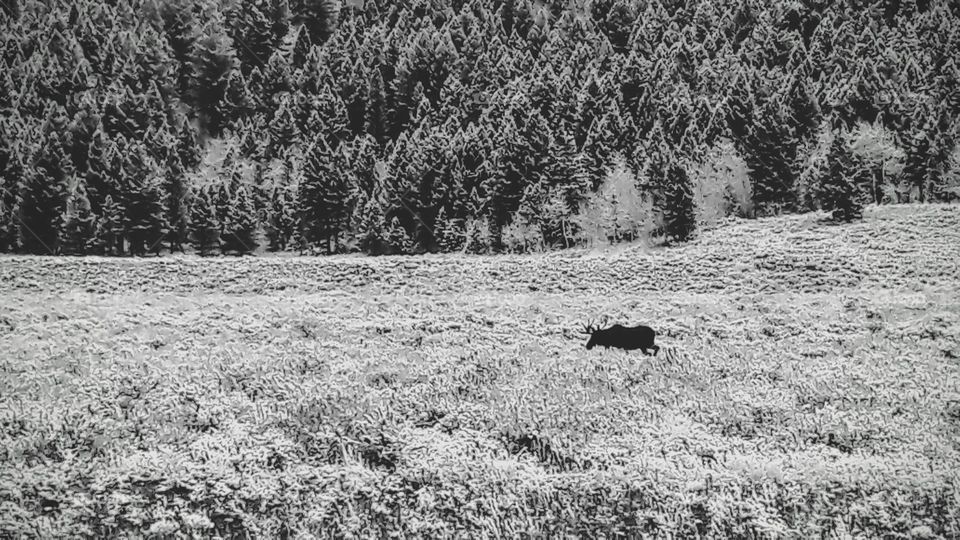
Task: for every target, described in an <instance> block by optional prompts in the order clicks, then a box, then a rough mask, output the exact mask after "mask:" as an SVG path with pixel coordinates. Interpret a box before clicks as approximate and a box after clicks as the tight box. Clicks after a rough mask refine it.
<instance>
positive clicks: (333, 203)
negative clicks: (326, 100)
mask: <svg viewBox="0 0 960 540" xmlns="http://www.w3.org/2000/svg"><path fill="white" fill-rule="evenodd" d="M341 157H342V154H341V153H340V152H334V151H333V150H331V149H330V148H329V147H328V146H327V144H326V142H325V141H324V140H323V139H322V138H319V137H318V138H316V139H315V140H314V142H313V144H311V145H310V147H309V148H308V149H307V153H306V156H305V162H304V169H303V179H302V181H301V183H300V186H299V192H298V194H297V199H298V206H299V211H298V217H299V218H300V228H301V231H303V233H304V237H305V238H304V239H305V240H306V241H307V242H310V243H314V244H315V243H319V242H320V241H322V240H326V243H327V251H328V253H334V252H336V251H337V250H338V249H339V245H338V243H339V236H340V233H341V232H342V231H343V229H344V226H345V224H346V221H347V217H348V216H349V215H350V209H349V207H348V198H349V195H350V193H349V190H348V186H347V184H346V175H345V174H344V167H343V164H342V159H340V158H341Z"/></svg>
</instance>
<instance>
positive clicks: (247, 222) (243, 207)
mask: <svg viewBox="0 0 960 540" xmlns="http://www.w3.org/2000/svg"><path fill="white" fill-rule="evenodd" d="M258 226H259V223H258V221H257V212H256V209H255V208H254V207H253V201H252V199H251V197H250V195H249V194H248V193H247V188H246V187H245V186H243V185H241V186H239V188H238V189H237V190H236V191H235V192H234V194H233V202H232V204H231V205H230V209H229V211H228V213H227V216H226V219H225V220H224V226H223V231H224V232H223V236H222V240H223V243H222V244H221V245H220V249H221V251H223V253H227V252H231V251H232V252H236V253H237V254H238V255H244V254H249V253H253V252H254V251H255V250H256V249H257V245H258V244H257V238H256V235H257V227H258Z"/></svg>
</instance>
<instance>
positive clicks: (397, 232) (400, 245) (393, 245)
mask: <svg viewBox="0 0 960 540" xmlns="http://www.w3.org/2000/svg"><path fill="white" fill-rule="evenodd" d="M383 234H384V239H385V240H386V241H387V244H388V245H389V246H390V252H391V253H393V254H410V253H413V251H414V247H415V245H416V243H415V242H414V240H413V237H411V236H410V233H408V232H407V229H406V228H405V227H404V226H403V224H402V223H400V220H399V219H398V218H397V216H393V218H392V219H391V220H390V221H389V222H388V223H387V226H386V228H385V230H384V232H383Z"/></svg>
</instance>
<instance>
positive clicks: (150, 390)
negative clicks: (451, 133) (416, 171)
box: [0, 206, 960, 538]
mask: <svg viewBox="0 0 960 540" xmlns="http://www.w3.org/2000/svg"><path fill="white" fill-rule="evenodd" d="M958 291H960V206H897V207H886V208H880V209H870V210H868V211H867V213H866V216H865V220H864V222H863V223H858V224H853V225H845V226H832V225H826V224H821V223H819V222H818V221H817V220H816V217H815V216H810V215H805V216H787V217H780V218H773V219H765V220H757V221H740V222H736V223H733V224H729V225H726V226H724V227H721V228H719V229H716V230H713V231H709V232H706V233H704V234H703V235H702V237H701V238H700V239H699V240H697V241H695V242H693V243H691V244H689V245H686V246H683V247H678V248H670V249H662V248H657V249H652V250H644V249H641V248H627V249H619V250H612V251H610V252H607V253H600V252H583V251H578V252H570V253H559V254H550V255H539V256H516V257H512V256H503V257H471V256H424V257H401V258H366V257H333V258H282V257H263V258H242V259H236V258H227V259H211V260H202V259H197V258H176V257H169V258H159V259H152V258H147V259H106V258H84V259H70V258H29V257H2V258H0V537H7V536H25V537H44V538H52V537H60V536H77V535H89V536H132V537H140V536H145V535H149V534H161V535H171V536H189V535H192V534H196V535H202V536H216V535H220V536H252V537H263V536H267V537H275V536H284V535H288V536H289V537H301V538H309V537H311V535H314V536H317V537H382V536H385V535H389V534H397V535H401V536H405V537H410V536H431V537H436V536H452V535H463V534H469V535H473V536H481V537H484V536H485V537H516V536H518V535H523V534H529V535H537V534H545V535H548V536H557V535H560V536H568V535H584V536H589V537H597V536H607V537H611V536H616V535H630V536H639V535H648V536H658V537H678V536H682V537H690V536H694V537H696V536H703V537H731V536H733V537H747V538H758V537H775V538H783V537H787V538H811V537H830V538H833V537H847V536H848V535H849V536H853V537H890V538H897V537H907V538H909V537H916V538H938V537H939V538H958V537H960V292H958ZM600 315H609V316H610V317H611V320H615V321H619V322H622V323H625V324H637V323H644V324H650V325H651V326H653V327H654V328H656V329H657V330H658V332H659V333H660V336H659V337H658V338H657V341H658V344H659V345H660V346H661V347H663V350H662V351H661V353H660V355H659V356H658V357H656V358H653V357H645V356H643V355H641V354H639V352H635V353H630V354H628V353H623V352H619V351H603V350H600V349H595V350H593V351H590V352H587V351H586V350H585V349H584V348H583V345H584V343H585V336H582V335H579V334H577V328H578V326H582V324H583V323H585V322H586V321H587V319H588V318H591V317H594V318H595V317H599V316H600Z"/></svg>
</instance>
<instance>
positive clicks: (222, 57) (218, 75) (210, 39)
mask: <svg viewBox="0 0 960 540" xmlns="http://www.w3.org/2000/svg"><path fill="white" fill-rule="evenodd" d="M236 64H237V58H236V51H235V49H234V48H233V44H232V43H231V41H230V38H229V37H227V36H226V35H225V34H224V33H223V30H222V28H221V27H220V26H219V25H218V24H217V22H216V21H211V22H209V23H208V24H207V26H206V27H205V28H204V29H203V30H201V31H200V34H199V37H198V38H197V39H196V41H194V42H193V47H192V51H191V60H190V79H189V80H190V82H189V85H190V92H189V93H188V96H189V97H190V102H191V104H192V105H193V106H194V107H196V110H197V112H198V113H199V114H200V120H201V124H202V125H203V127H204V128H205V129H206V130H207V131H209V132H210V133H212V134H214V135H217V134H219V133H220V131H221V130H222V129H223V127H224V124H225V122H224V118H223V117H222V116H221V115H220V105H221V102H222V101H223V99H224V96H225V95H226V89H227V81H228V80H229V77H230V73H231V72H232V71H233V69H234V68H235V66H236Z"/></svg>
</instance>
